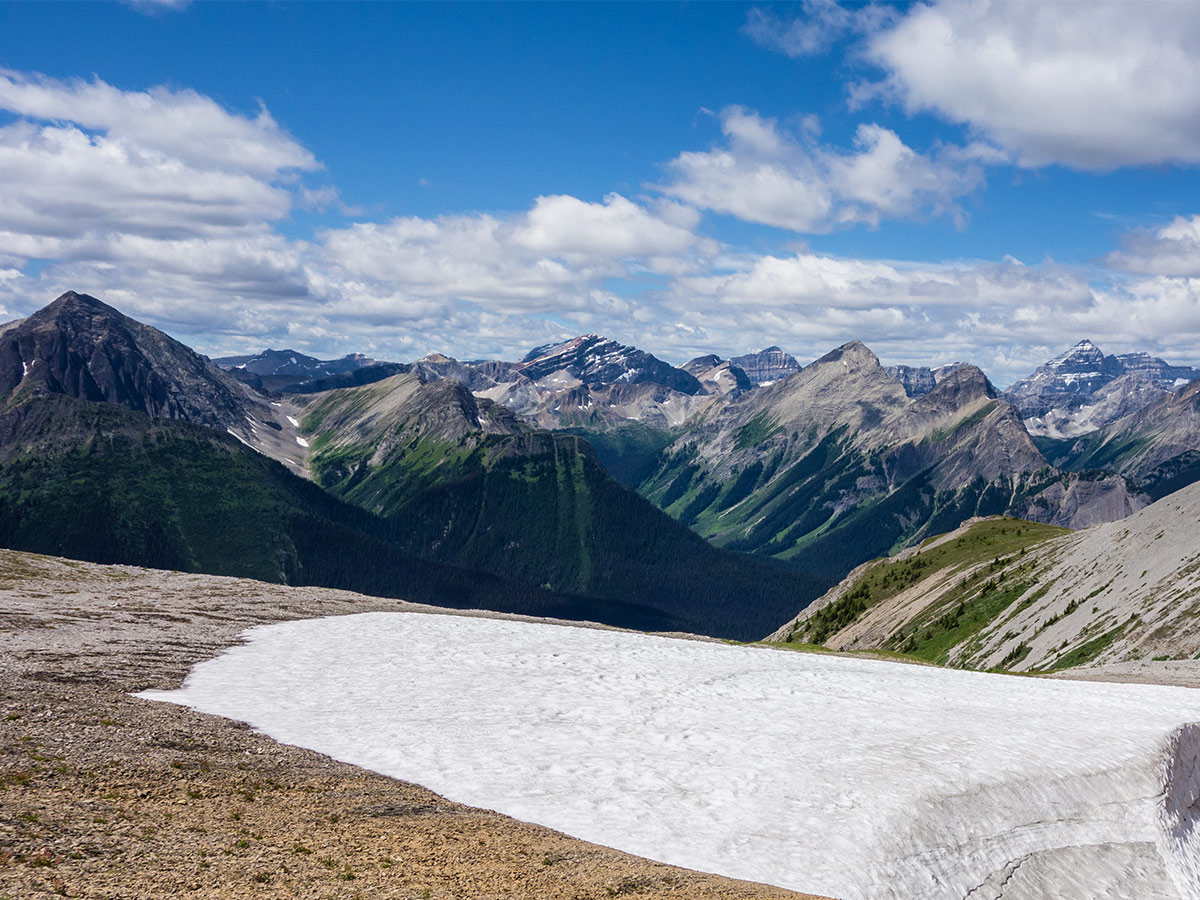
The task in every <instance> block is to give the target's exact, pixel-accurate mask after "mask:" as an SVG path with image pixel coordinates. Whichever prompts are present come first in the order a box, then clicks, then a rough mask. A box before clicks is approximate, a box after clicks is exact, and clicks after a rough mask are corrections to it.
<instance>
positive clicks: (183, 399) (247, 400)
mask: <svg viewBox="0 0 1200 900" xmlns="http://www.w3.org/2000/svg"><path fill="white" fill-rule="evenodd" d="M56 395H61V396H65V397H75V398H78V399H80V400H86V401H91V402H97V403H107V404H115V405H118V406H123V407H125V408H127V409H131V410H134V411H136V412H140V413H144V414H146V415H148V416H152V417H154V418H160V419H173V420H178V421H183V422H191V423H193V424H197V425H205V426H208V427H211V428H217V429H220V430H222V431H228V432H229V433H230V434H232V435H233V436H234V437H236V438H237V439H238V440H240V441H241V442H242V443H244V444H246V445H247V446H250V447H253V448H254V449H256V450H258V451H259V452H262V453H264V454H266V455H268V456H270V457H272V458H273V459H277V460H279V461H281V462H284V463H286V464H288V465H290V466H292V467H293V468H294V469H295V470H296V471H303V470H304V467H305V460H306V458H307V452H306V448H305V447H304V445H303V444H302V443H301V442H299V441H297V440H296V429H295V426H294V425H293V424H292V422H291V420H290V419H289V418H288V413H289V409H288V408H287V407H286V404H284V403H283V402H279V401H276V402H271V401H269V400H268V399H267V398H266V397H264V396H262V395H261V394H259V393H257V392H255V391H253V390H251V389H250V388H248V387H247V386H246V385H243V384H241V383H239V382H238V381H236V380H235V379H233V378H232V377H230V376H229V375H228V374H227V373H226V372H224V371H222V370H221V369H220V368H219V367H218V366H216V365H215V364H213V363H212V362H210V361H209V360H207V359H205V358H204V357H203V356H200V354H198V353H195V352H194V351H192V350H191V349H190V348H188V347H185V346H184V345H183V344H181V343H179V342H178V341H176V340H174V339H173V338H171V337H169V336H168V335H166V334H164V333H163V332H161V331H159V330H158V329H156V328H151V327H150V326H148V325H143V324H142V323H141V322H138V321H136V320H134V319H131V318H129V317H128V316H126V315H123V314H122V313H120V312H119V311H117V310H116V309H114V308H113V307H111V306H109V305H108V304H106V303H104V302H102V301H100V300H97V299H96V298H95V297H91V296H88V295H87V294H78V293H75V292H74V291H68V292H67V293H65V294H63V295H62V296H61V297H59V298H58V299H57V300H55V301H54V302H53V303H51V304H50V305H48V306H46V307H44V308H42V309H40V310H38V311H37V312H36V313H34V314H33V315H32V316H30V317H29V318H28V319H23V320H20V321H17V322H13V323H10V324H9V325H8V326H6V327H5V329H4V330H3V332H2V333H0V397H2V398H3V403H4V405H5V407H7V408H10V409H11V408H13V407H14V406H17V405H19V404H21V403H24V402H26V401H29V400H33V399H37V398H44V397H50V396H56Z"/></svg>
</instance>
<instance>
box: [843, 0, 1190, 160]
mask: <svg viewBox="0 0 1200 900" xmlns="http://www.w3.org/2000/svg"><path fill="white" fill-rule="evenodd" d="M866 53H867V56H868V58H869V59H871V60H873V61H874V62H876V63H878V64H879V65H880V66H882V67H883V68H884V69H885V70H886V71H887V72H888V75H887V78H886V81H885V82H884V83H883V84H882V85H868V86H866V90H865V91H864V90H862V89H861V88H860V90H859V91H858V93H857V96H858V97H859V98H860V99H861V98H863V97H865V96H872V95H878V94H880V93H881V92H883V93H886V94H890V95H892V96H895V97H897V98H899V99H900V100H901V101H902V103H903V104H904V106H905V108H906V109H907V110H908V111H909V112H917V111H932V112H936V113H939V114H941V115H943V116H945V117H946V118H948V119H950V120H952V121H955V122H962V123H966V124H968V125H970V126H972V127H973V128H974V129H975V130H976V131H977V132H978V133H979V134H980V135H982V136H985V137H986V138H988V139H990V140H993V141H996V142H998V143H999V144H1000V145H1001V146H1003V147H1004V148H1006V149H1007V150H1008V151H1009V152H1010V153H1011V154H1012V155H1013V157H1014V158H1015V159H1016V160H1017V161H1018V162H1019V163H1020V164H1021V165H1024V166H1043V165H1048V164H1052V163H1061V164H1063V165H1067V166H1072V167H1075V168H1078V169H1085V170H1107V169H1112V168H1115V167H1118V166H1123V165H1142V164H1157V163H1195V162H1200V5H1198V4H1195V3H1191V2H1169V0H1159V2H1153V3H1131V2H1096V3H1087V4H1079V3H1025V2H988V0H965V2H964V0H945V2H935V3H928V4H927V3H918V4H916V5H914V6H913V7H911V9H909V10H908V11H907V13H906V14H905V15H904V16H903V17H902V18H901V19H900V20H899V21H898V22H897V23H896V24H894V25H893V26H891V27H888V28H885V29H883V30H881V31H879V32H878V33H876V34H874V35H873V36H872V37H870V38H869V39H868V43H867V48H866Z"/></svg>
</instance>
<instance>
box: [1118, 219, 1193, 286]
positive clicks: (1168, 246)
mask: <svg viewBox="0 0 1200 900" xmlns="http://www.w3.org/2000/svg"><path fill="white" fill-rule="evenodd" d="M1107 262H1108V265H1110V266H1112V267H1113V268H1114V269H1120V270H1123V271H1126V272H1139V273H1144V274H1149V275H1200V216H1197V215H1192V216H1177V217H1176V218H1175V219H1174V220H1173V221H1172V222H1171V223H1170V224H1168V225H1164V226H1163V227H1161V228H1156V229H1139V230H1137V231H1134V232H1132V233H1130V234H1128V235H1126V236H1125V239H1124V249H1122V250H1119V251H1116V252H1114V253H1111V254H1109V256H1108V260H1107Z"/></svg>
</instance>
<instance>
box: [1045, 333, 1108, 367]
mask: <svg viewBox="0 0 1200 900" xmlns="http://www.w3.org/2000/svg"><path fill="white" fill-rule="evenodd" d="M1107 358H1108V357H1106V356H1105V355H1104V351H1103V350H1101V349H1100V348H1099V347H1098V346H1096V344H1094V343H1093V342H1092V341H1091V340H1089V339H1088V338H1084V339H1083V340H1082V341H1080V342H1079V343H1077V344H1076V345H1075V346H1074V347H1072V348H1071V349H1070V350H1067V351H1065V352H1063V353H1060V354H1059V355H1058V356H1056V357H1054V358H1053V359H1052V360H1050V361H1049V362H1047V363H1046V365H1047V366H1049V367H1051V368H1056V369H1057V368H1062V367H1063V366H1064V365H1066V364H1074V363H1079V362H1084V363H1093V362H1094V363H1096V364H1097V365H1102V364H1103V363H1104V361H1105V360H1106V359H1107Z"/></svg>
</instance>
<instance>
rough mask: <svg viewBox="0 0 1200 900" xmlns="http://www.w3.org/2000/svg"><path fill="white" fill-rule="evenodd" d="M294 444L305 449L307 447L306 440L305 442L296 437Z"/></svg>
mask: <svg viewBox="0 0 1200 900" xmlns="http://www.w3.org/2000/svg"><path fill="white" fill-rule="evenodd" d="M296 443H297V444H299V445H300V446H301V447H307V446H308V441H306V440H305V439H304V438H302V437H298V438H296Z"/></svg>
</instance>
